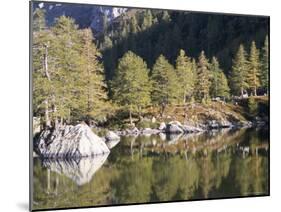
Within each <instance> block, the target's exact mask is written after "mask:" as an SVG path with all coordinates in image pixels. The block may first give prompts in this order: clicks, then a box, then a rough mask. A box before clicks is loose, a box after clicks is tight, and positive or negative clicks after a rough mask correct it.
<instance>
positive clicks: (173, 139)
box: [166, 133, 183, 144]
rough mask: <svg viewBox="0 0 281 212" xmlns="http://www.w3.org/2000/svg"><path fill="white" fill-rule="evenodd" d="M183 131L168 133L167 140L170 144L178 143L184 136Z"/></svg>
mask: <svg viewBox="0 0 281 212" xmlns="http://www.w3.org/2000/svg"><path fill="white" fill-rule="evenodd" d="M182 135H183V134H182V133H181V134H167V137H166V139H167V142H168V144H176V143H177V142H178V141H179V139H180V138H181V137H182Z"/></svg>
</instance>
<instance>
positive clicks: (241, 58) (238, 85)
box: [229, 44, 248, 96]
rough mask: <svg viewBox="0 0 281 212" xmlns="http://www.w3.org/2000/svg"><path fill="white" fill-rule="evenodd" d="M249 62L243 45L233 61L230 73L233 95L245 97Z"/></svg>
mask: <svg viewBox="0 0 281 212" xmlns="http://www.w3.org/2000/svg"><path fill="white" fill-rule="evenodd" d="M247 71H248V61H247V57H246V52H245V50H244V46H243V45H242V44H241V45H240V46H239V49H238V51H237V53H236V55H235V58H234V60H233V65H232V70H231V73H230V78H229V79H230V86H231V91H232V93H233V94H236V95H239V94H240V95H241V96H243V94H244V91H246V89H247V88H248V83H247V81H246V79H247Z"/></svg>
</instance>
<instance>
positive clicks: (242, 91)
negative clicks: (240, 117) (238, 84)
mask: <svg viewBox="0 0 281 212" xmlns="http://www.w3.org/2000/svg"><path fill="white" fill-rule="evenodd" d="M240 93H241V97H243V94H244V89H243V88H241V90H240Z"/></svg>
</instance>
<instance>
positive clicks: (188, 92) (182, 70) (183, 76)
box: [176, 49, 195, 103]
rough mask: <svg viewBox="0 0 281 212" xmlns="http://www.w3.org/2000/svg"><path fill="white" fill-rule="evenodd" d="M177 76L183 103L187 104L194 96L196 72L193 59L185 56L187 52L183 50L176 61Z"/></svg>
mask: <svg viewBox="0 0 281 212" xmlns="http://www.w3.org/2000/svg"><path fill="white" fill-rule="evenodd" d="M176 74H177V78H178V85H179V87H180V88H181V89H180V96H181V97H182V100H183V103H185V102H186V99H187V97H189V98H190V97H191V96H192V95H193V91H194V83H195V72H194V70H193V67H192V62H191V59H190V58H189V57H187V56H186V55H185V52H184V50H182V49H181V50H180V53H179V56H178V58H177V60H176Z"/></svg>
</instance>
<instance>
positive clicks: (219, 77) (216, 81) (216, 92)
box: [210, 57, 230, 97]
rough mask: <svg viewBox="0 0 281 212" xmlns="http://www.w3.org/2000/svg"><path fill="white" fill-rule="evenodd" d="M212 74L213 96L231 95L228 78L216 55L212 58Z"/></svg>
mask: <svg viewBox="0 0 281 212" xmlns="http://www.w3.org/2000/svg"><path fill="white" fill-rule="evenodd" d="M210 71H211V74H212V84H211V88H210V90H211V92H210V93H211V96H212V97H229V90H230V89H229V87H228V82H227V78H226V76H225V75H224V73H223V71H222V70H221V69H220V67H219V62H218V60H217V58H216V57H213V58H212V62H211V65H210Z"/></svg>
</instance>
